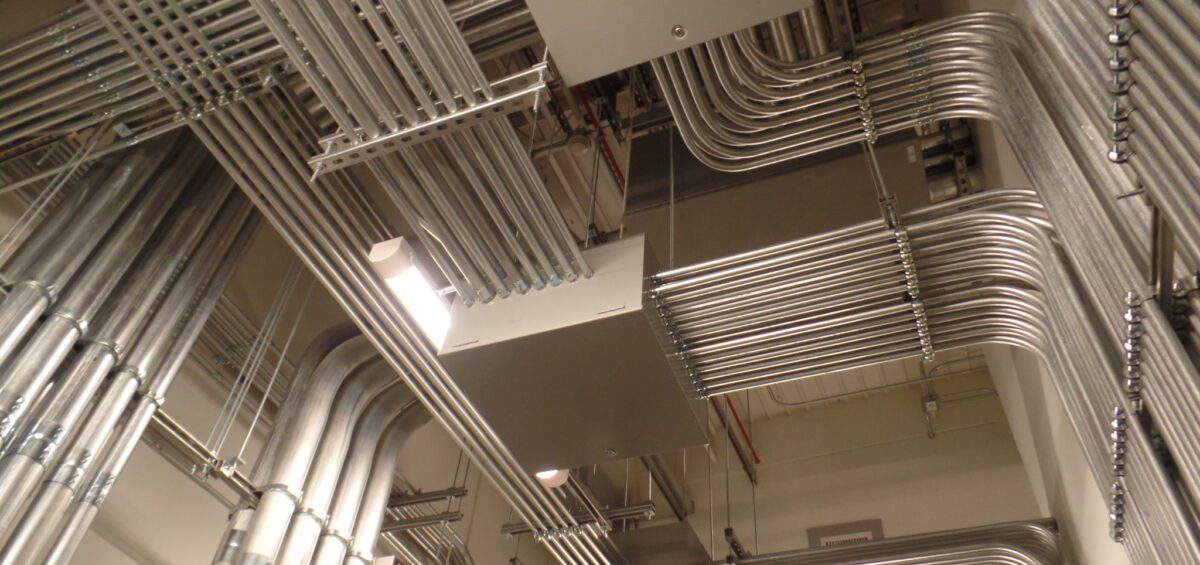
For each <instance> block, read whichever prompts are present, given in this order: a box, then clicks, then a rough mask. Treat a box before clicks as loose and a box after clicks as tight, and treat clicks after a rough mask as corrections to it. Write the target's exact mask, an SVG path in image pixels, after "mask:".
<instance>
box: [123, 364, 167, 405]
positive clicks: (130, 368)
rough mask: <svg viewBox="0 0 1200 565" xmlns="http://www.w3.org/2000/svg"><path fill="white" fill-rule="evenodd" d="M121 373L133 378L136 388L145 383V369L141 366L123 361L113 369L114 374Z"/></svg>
mask: <svg viewBox="0 0 1200 565" xmlns="http://www.w3.org/2000/svg"><path fill="white" fill-rule="evenodd" d="M121 373H124V374H126V375H129V376H130V377H131V378H133V380H135V381H137V382H138V388H141V385H143V384H146V369H144V368H142V367H139V366H137V365H131V364H129V363H123V364H121V365H119V366H118V367H117V368H116V369H114V370H113V374H114V375H117V374H121ZM160 405H161V403H160Z"/></svg>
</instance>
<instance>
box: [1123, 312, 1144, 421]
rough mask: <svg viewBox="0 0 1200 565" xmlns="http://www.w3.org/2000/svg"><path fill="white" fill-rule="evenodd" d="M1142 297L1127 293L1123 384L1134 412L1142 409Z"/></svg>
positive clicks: (1126, 396)
mask: <svg viewBox="0 0 1200 565" xmlns="http://www.w3.org/2000/svg"><path fill="white" fill-rule="evenodd" d="M1142 318H1143V317H1142V299H1141V297H1140V296H1138V294H1137V293H1136V292H1129V293H1126V295H1125V314H1124V319H1125V341H1124V343H1123V344H1122V347H1123V349H1124V350H1125V368H1124V377H1123V379H1122V381H1121V386H1122V388H1123V389H1124V391H1125V398H1127V399H1128V400H1129V402H1130V405H1131V406H1132V408H1133V410H1134V412H1141V410H1142V336H1143V334H1144V330H1143V328H1142Z"/></svg>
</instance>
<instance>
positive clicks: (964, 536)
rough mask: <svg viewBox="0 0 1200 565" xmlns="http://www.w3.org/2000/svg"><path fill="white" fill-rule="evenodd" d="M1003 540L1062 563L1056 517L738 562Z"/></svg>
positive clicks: (872, 554)
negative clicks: (1054, 519) (1053, 518)
mask: <svg viewBox="0 0 1200 565" xmlns="http://www.w3.org/2000/svg"><path fill="white" fill-rule="evenodd" d="M987 542H992V543H1003V544H1007V545H1011V546H1014V547H1020V548H1022V549H1025V550H1027V551H1029V552H1030V553H1032V554H1033V555H1034V556H1036V557H1037V558H1038V560H1039V562H1041V563H1058V562H1060V561H1061V558H1062V557H1061V554H1060V552H1059V548H1058V531H1057V527H1056V525H1055V523H1054V521H1053V520H1039V521H1033V522H1005V523H1002V524H991V525H987V526H978V527H974V528H964V529H958V530H950V531H945V532H933V533H928V534H917V535H912V536H901V537H898V538H888V539H884V540H878V541H873V542H867V543H860V544H854V545H851V546H846V547H829V548H811V549H802V550H796V551H782V552H777V553H770V554H764V555H756V556H753V557H747V558H743V559H739V560H738V565H760V564H765V563H771V564H773V565H809V564H813V565H815V564H818V563H830V562H837V563H843V562H851V561H854V562H857V560H863V559H871V558H878V559H885V558H887V557H888V556H890V555H896V554H901V553H906V552H909V551H920V550H931V549H941V548H947V547H953V546H961V545H972V544H977V543H987Z"/></svg>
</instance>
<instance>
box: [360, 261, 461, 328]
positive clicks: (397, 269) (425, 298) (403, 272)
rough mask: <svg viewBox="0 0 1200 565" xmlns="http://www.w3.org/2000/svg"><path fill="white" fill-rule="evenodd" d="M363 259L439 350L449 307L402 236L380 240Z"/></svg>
mask: <svg viewBox="0 0 1200 565" xmlns="http://www.w3.org/2000/svg"><path fill="white" fill-rule="evenodd" d="M367 260H369V261H370V262H371V267H372V268H374V269H375V272H376V273H377V274H378V275H379V276H380V277H381V278H383V280H384V281H385V282H387V284H388V287H389V288H391V289H392V293H393V294H395V295H396V298H398V299H399V300H400V305H401V306H403V307H404V310H405V311H407V312H408V315H409V316H412V318H413V320H415V321H416V322H417V325H418V326H420V328H421V331H422V332H423V333H424V334H425V337H427V338H429V341H431V342H433V346H434V347H436V348H439V349H440V348H441V347H442V343H443V342H445V341H446V333H447V332H449V331H450V308H449V306H448V305H447V304H446V301H445V300H443V299H442V297H441V296H438V292H437V289H435V288H434V287H433V285H432V284H430V282H429V278H428V277H426V276H425V273H424V272H422V269H421V265H420V264H419V263H418V262H417V257H416V255H415V254H414V253H413V249H412V246H411V245H409V244H408V242H407V241H404V238H403V237H397V238H396V239H389V240H387V241H381V242H379V243H376V244H375V245H374V246H372V247H371V252H370V254H368V255H367Z"/></svg>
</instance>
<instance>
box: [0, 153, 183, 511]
mask: <svg viewBox="0 0 1200 565" xmlns="http://www.w3.org/2000/svg"><path fill="white" fill-rule="evenodd" d="M198 156H199V148H198V147H195V146H193V147H190V148H185V149H184V150H183V151H182V152H180V153H179V154H177V157H178V158H176V159H175V160H174V162H173V163H172V166H171V167H170V168H169V170H168V172H167V173H166V174H163V175H161V176H159V177H158V178H157V179H156V180H155V181H154V182H153V183H151V184H150V186H149V187H147V188H146V189H145V190H138V191H132V190H130V191H119V194H122V195H124V198H122V199H120V200H122V201H124V202H129V201H131V200H133V199H134V195H135V194H137V193H138V192H140V193H141V195H140V196H139V197H138V199H137V201H136V203H134V204H133V205H132V206H131V207H130V209H129V210H127V212H126V213H125V214H123V215H122V216H121V218H120V224H119V225H118V226H117V227H116V228H115V229H114V230H112V232H111V233H110V234H109V236H108V237H106V238H105V239H104V242H103V244H102V245H101V247H100V248H99V250H98V251H97V252H96V254H95V256H94V257H92V258H91V259H90V260H89V261H88V263H87V265H86V266H85V268H84V269H83V271H82V272H81V273H80V274H79V275H78V276H76V277H75V278H74V279H73V280H72V281H71V283H70V286H69V287H68V288H67V290H66V292H65V293H64V295H63V297H62V300H61V301H60V303H59V304H58V305H57V307H56V308H55V311H54V314H52V315H51V316H50V318H48V319H47V320H46V321H45V322H43V324H42V326H41V327H40V328H39V329H38V331H37V332H36V333H35V334H34V336H33V338H31V341H30V343H29V344H28V345H27V346H26V347H25V349H24V350H22V351H21V353H20V355H18V356H17V358H16V359H15V360H14V363H13V365H12V366H11V367H10V368H9V369H8V370H7V371H6V372H5V373H4V374H3V376H0V443H2V444H5V445H6V447H7V448H11V447H13V446H12V445H10V444H9V442H10V441H12V436H13V432H15V431H16V430H17V429H19V428H18V426H20V425H21V424H22V423H23V422H24V421H25V420H26V417H27V415H28V414H29V413H30V410H31V408H32V401H33V399H35V398H37V397H38V396H39V394H40V393H41V391H42V390H43V388H44V387H45V386H46V384H47V383H48V382H49V380H50V378H51V376H52V375H53V374H54V371H55V370H57V369H58V367H59V365H60V364H61V363H62V361H63V360H64V359H65V357H66V355H67V354H68V353H69V352H70V350H71V346H73V345H74V344H75V342H76V340H78V339H79V337H81V336H82V335H84V334H85V333H86V332H87V331H88V324H89V320H91V318H92V317H93V316H95V314H96V313H97V311H98V310H100V308H101V306H102V305H103V303H104V301H105V300H106V299H107V298H108V296H109V295H110V294H111V293H112V291H113V289H114V288H115V287H116V285H117V283H118V282H119V281H120V280H121V277H122V275H123V274H124V273H125V271H126V270H127V269H128V268H129V267H130V265H132V264H133V262H134V260H135V259H136V258H137V253H138V250H139V249H141V247H142V246H143V245H144V244H145V243H146V242H147V241H148V240H149V239H150V236H151V235H152V234H153V232H154V230H155V228H157V226H158V225H159V223H160V222H161V221H162V219H163V218H164V217H165V214H166V211H167V209H168V208H169V207H170V205H171V203H172V202H173V201H174V199H175V198H176V197H177V196H179V194H180V192H181V191H182V188H183V186H184V183H183V182H181V181H182V180H183V179H185V178H187V176H189V175H190V174H191V173H192V172H194V169H195V167H196V166H197V163H196V162H195V159H196V158H197V157H198ZM153 172H154V171H138V172H137V173H138V176H139V177H140V178H142V179H143V180H147V179H149V177H150V176H151V174H152V173H153ZM138 188H141V187H138ZM131 193H132V194H131ZM79 221H83V220H82V219H80V220H79ZM71 227H73V228H74V227H76V226H74V225H72V226H71ZM85 232H86V230H85ZM59 243H60V244H61V245H67V244H69V240H68V239H66V238H64V239H62V240H60V242H59ZM72 251H73V250H72V249H70V248H62V249H56V251H55V253H59V254H69V253H71V252H72ZM38 271H43V272H42V273H40V274H39V275H38V276H44V274H45V273H44V272H45V269H44V268H43V267H42V265H38V266H36V267H35V268H34V272H38ZM35 280H53V279H47V278H40V279H38V278H35ZM96 345H98V346H101V347H103V346H105V345H107V344H103V343H102V342H97V343H96ZM114 354H115V352H114ZM6 450H7V449H6ZM5 492H6V490H5V488H4V487H3V486H2V485H0V496H3V495H4V493H5ZM2 516H4V511H2V510H0V517H2ZM3 523H4V522H3V521H2V518H0V524H3Z"/></svg>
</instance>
